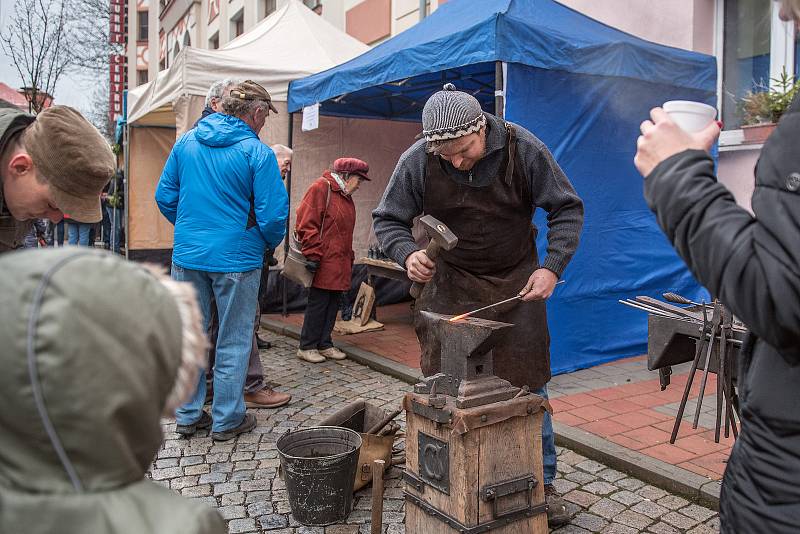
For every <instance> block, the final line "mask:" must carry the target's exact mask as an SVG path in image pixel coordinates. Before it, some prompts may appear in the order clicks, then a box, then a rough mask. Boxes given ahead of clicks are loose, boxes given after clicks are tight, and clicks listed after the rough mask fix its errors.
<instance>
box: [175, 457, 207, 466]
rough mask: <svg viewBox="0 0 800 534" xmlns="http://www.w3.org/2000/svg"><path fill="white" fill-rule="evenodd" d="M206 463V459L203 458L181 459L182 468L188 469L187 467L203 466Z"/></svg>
mask: <svg viewBox="0 0 800 534" xmlns="http://www.w3.org/2000/svg"><path fill="white" fill-rule="evenodd" d="M204 462H205V459H204V458H203V457H202V456H184V457H183V458H181V467H186V466H187V465H197V464H202V463H204Z"/></svg>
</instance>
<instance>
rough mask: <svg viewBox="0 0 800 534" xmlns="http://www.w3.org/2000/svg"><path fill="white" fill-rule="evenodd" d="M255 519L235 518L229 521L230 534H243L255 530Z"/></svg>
mask: <svg viewBox="0 0 800 534" xmlns="http://www.w3.org/2000/svg"><path fill="white" fill-rule="evenodd" d="M255 530H256V520H255V519H234V520H233V521H231V522H229V523H228V533H229V534H243V533H245V532H255Z"/></svg>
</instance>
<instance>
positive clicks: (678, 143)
mask: <svg viewBox="0 0 800 534" xmlns="http://www.w3.org/2000/svg"><path fill="white" fill-rule="evenodd" d="M670 109H671V110H672V111H668V110H670ZM712 112H713V113H712ZM715 115H716V110H715V109H714V108H713V107H711V106H708V105H706V104H701V103H700V102H688V101H671V102H666V103H665V104H664V108H653V109H652V110H650V119H651V120H647V121H644V122H643V123H642V124H641V125H640V127H639V129H640V131H641V133H642V135H640V136H639V139H638V140H637V142H636V148H637V152H636V157H634V159H633V163H634V164H635V165H636V168H637V169H638V170H639V172H640V173H641V174H642V176H647V175H649V174H650V173H651V172H652V171H653V169H654V168H655V167H656V166H657V165H658V164H659V163H661V162H662V161H664V160H665V159H667V158H669V157H671V156H674V155H675V154H678V153H680V152H683V151H684V150H690V149H695V150H705V151H709V150H711V147H712V146H713V145H714V142H715V141H716V140H717V138H718V137H719V133H720V129H721V127H722V123H720V122H718V121H714V116H715Z"/></svg>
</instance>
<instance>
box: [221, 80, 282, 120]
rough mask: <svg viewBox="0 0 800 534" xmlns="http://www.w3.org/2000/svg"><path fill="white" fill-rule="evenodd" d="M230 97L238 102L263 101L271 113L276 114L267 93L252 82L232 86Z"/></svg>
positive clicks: (246, 81)
mask: <svg viewBox="0 0 800 534" xmlns="http://www.w3.org/2000/svg"><path fill="white" fill-rule="evenodd" d="M230 96H231V97H232V98H238V99H239V100H263V101H264V102H266V103H267V105H268V106H269V109H271V110H272V112H273V113H278V110H277V109H275V106H273V105H272V97H271V96H269V91H267V90H266V89H264V88H263V87H262V86H261V85H259V84H257V83H256V82H254V81H253V80H245V81H243V82H242V83H239V84H236V85H234V86H233V89H231V92H230Z"/></svg>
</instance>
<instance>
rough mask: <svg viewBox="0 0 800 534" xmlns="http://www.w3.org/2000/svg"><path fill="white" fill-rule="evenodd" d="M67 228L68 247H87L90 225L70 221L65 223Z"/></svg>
mask: <svg viewBox="0 0 800 534" xmlns="http://www.w3.org/2000/svg"><path fill="white" fill-rule="evenodd" d="M67 227H68V228H67V235H68V236H69V241H68V242H69V244H70V245H80V246H82V247H88V246H89V232H91V231H92V225H91V224H85V223H79V222H73V221H70V222H69V223H67Z"/></svg>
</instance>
